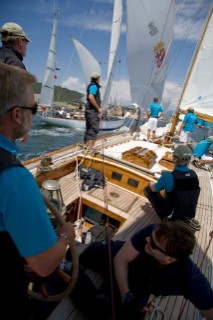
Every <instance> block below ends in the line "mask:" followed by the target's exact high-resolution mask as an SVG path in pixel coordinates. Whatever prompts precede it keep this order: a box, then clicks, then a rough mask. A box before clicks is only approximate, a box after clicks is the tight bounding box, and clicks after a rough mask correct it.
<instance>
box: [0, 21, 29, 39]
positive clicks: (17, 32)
mask: <svg viewBox="0 0 213 320" xmlns="http://www.w3.org/2000/svg"><path fill="white" fill-rule="evenodd" d="M0 33H2V34H4V33H5V35H3V37H5V36H6V37H7V36H18V37H23V38H25V39H26V40H27V42H31V40H30V39H29V38H28V37H27V36H26V33H25V32H24V29H23V28H22V27H21V26H20V25H19V24H17V23H14V22H7V23H5V24H4V25H3V26H2V28H1V29H0Z"/></svg>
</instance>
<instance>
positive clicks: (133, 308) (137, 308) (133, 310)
mask: <svg viewBox="0 0 213 320" xmlns="http://www.w3.org/2000/svg"><path fill="white" fill-rule="evenodd" d="M122 303H123V308H124V315H125V319H134V320H142V319H143V318H144V316H145V315H146V311H147V310H145V309H144V306H143V305H140V304H139V303H138V301H137V300H136V299H135V297H134V295H133V294H132V293H131V292H127V293H125V295H124V297H123V298H122Z"/></svg>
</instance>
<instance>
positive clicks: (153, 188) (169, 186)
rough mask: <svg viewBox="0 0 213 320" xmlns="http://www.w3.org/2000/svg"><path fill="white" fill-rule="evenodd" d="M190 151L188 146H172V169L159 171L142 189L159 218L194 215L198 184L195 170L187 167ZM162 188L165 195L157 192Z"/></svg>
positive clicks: (180, 217) (186, 217)
mask: <svg viewBox="0 0 213 320" xmlns="http://www.w3.org/2000/svg"><path fill="white" fill-rule="evenodd" d="M191 155H192V152H191V150H190V149H189V147H187V146H185V145H178V146H177V147H175V149H174V151H173V162H174V170H173V171H172V172H166V173H163V174H162V176H161V177H160V179H159V180H158V182H156V183H155V182H150V183H149V185H148V186H146V187H145V188H144V190H143V192H144V195H145V196H146V197H147V198H148V199H149V201H150V203H151V204H152V206H153V208H154V209H155V211H156V213H157V215H158V216H159V217H160V218H161V219H163V218H166V217H169V216H170V219H171V220H178V219H181V220H185V219H193V218H194V217H195V214H196V207H197V202H198V197H199V194H200V186H199V179H198V176H197V174H196V173H195V171H193V170H191V169H189V168H188V164H189V162H190V159H191ZM163 190H164V191H165V196H163V195H161V194H160V192H161V191H163Z"/></svg>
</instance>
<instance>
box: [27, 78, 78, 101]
mask: <svg viewBox="0 0 213 320" xmlns="http://www.w3.org/2000/svg"><path fill="white" fill-rule="evenodd" d="M33 88H34V92H35V93H36V94H40V93H41V82H37V83H36V84H35V85H34V87H33ZM83 96H84V95H83V94H82V93H79V92H77V91H72V90H68V89H65V88H62V87H60V86H55V92H54V102H66V103H69V102H70V103H72V104H73V103H77V104H79V103H80V104H81V103H82V101H81V99H82V97H83Z"/></svg>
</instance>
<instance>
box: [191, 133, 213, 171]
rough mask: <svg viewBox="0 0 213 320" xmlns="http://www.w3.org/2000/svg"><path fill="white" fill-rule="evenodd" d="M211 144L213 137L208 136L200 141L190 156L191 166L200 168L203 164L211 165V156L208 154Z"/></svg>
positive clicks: (212, 156)
mask: <svg viewBox="0 0 213 320" xmlns="http://www.w3.org/2000/svg"><path fill="white" fill-rule="evenodd" d="M212 143H213V136H209V137H208V138H206V139H203V140H201V141H200V142H199V143H198V144H197V146H196V147H195V148H194V150H193V152H192V155H193V157H194V159H193V160H192V164H194V165H195V166H197V167H201V168H202V165H204V164H213V155H212V152H210V150H209V149H210V147H211V145H212Z"/></svg>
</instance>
